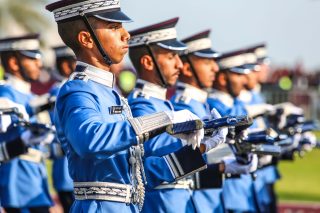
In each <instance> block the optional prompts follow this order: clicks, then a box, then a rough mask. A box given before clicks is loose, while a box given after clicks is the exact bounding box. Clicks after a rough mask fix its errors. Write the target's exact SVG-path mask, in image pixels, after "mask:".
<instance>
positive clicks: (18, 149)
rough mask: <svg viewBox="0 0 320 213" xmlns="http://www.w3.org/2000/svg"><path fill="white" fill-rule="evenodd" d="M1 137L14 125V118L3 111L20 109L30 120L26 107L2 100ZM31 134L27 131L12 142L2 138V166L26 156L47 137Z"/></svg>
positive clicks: (0, 139) (0, 157)
mask: <svg viewBox="0 0 320 213" xmlns="http://www.w3.org/2000/svg"><path fill="white" fill-rule="evenodd" d="M3 83H4V82H3ZM0 106H1V107H0V136H2V135H1V134H3V133H5V132H7V129H8V127H9V128H10V127H11V125H12V122H13V121H12V118H11V116H10V115H5V114H3V113H2V112H3V111H2V110H7V109H10V108H16V109H18V112H19V113H21V114H22V115H23V117H25V118H26V119H28V118H29V115H28V114H27V112H26V111H25V107H24V106H23V105H20V104H16V103H14V102H12V101H10V100H9V99H7V98H0ZM33 136H34V135H32V134H30V130H26V131H25V132H23V133H22V135H21V136H20V137H18V138H16V139H14V140H12V141H2V137H1V138H0V142H1V143H0V165H1V162H7V161H9V160H11V159H13V158H15V157H17V156H19V155H22V154H25V153H27V152H28V148H29V147H30V146H32V145H39V144H40V143H41V142H43V140H45V139H46V136H45V135H44V136H43V135H42V136H37V137H33Z"/></svg>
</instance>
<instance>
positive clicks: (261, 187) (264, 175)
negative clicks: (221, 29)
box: [247, 91, 280, 212]
mask: <svg viewBox="0 0 320 213" xmlns="http://www.w3.org/2000/svg"><path fill="white" fill-rule="evenodd" d="M262 103H265V100H264V98H263V96H262V95H261V93H258V92H256V91H251V101H250V102H249V103H247V104H249V105H255V104H262ZM256 173H257V178H256V180H255V182H254V185H255V191H256V195H257V201H258V204H259V207H260V210H261V211H262V212H267V211H268V209H267V208H268V205H269V204H270V203H271V202H272V196H271V195H270V194H269V190H268V187H267V185H268V184H273V183H275V182H276V181H277V180H279V179H280V175H279V172H278V169H277V167H276V166H275V165H270V166H267V167H264V168H262V169H258V170H257V172H256Z"/></svg>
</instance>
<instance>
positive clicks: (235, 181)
mask: <svg viewBox="0 0 320 213" xmlns="http://www.w3.org/2000/svg"><path fill="white" fill-rule="evenodd" d="M208 104H209V106H210V109H212V108H216V109H217V110H218V112H219V113H220V114H221V116H227V115H246V114H247V112H246V110H245V105H244V103H243V102H242V101H241V100H239V99H237V98H233V97H231V95H229V94H228V93H225V92H222V91H217V90H212V91H211V92H210V94H209V97H208ZM255 199H256V198H255V193H254V185H253V181H252V178H251V176H250V175H241V178H227V179H226V180H225V182H224V185H223V200H224V204H225V208H226V209H227V210H234V211H249V212H256V211H257V208H256V203H255Z"/></svg>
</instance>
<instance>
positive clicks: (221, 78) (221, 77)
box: [217, 73, 227, 86]
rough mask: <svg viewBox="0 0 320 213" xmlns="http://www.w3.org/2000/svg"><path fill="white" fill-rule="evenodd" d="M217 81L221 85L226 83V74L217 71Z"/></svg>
mask: <svg viewBox="0 0 320 213" xmlns="http://www.w3.org/2000/svg"><path fill="white" fill-rule="evenodd" d="M217 81H218V82H219V83H220V85H221V86H226V85H227V75H226V73H219V75H218V76H217Z"/></svg>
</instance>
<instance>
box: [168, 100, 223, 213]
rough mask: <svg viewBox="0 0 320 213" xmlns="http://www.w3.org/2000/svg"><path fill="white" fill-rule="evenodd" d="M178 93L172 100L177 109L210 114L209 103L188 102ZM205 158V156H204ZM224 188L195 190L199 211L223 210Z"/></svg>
mask: <svg viewBox="0 0 320 213" xmlns="http://www.w3.org/2000/svg"><path fill="white" fill-rule="evenodd" d="M177 96H178V95H177V94H175V95H173V96H172V98H171V102H172V104H173V106H174V109H175V110H176V111H178V110H184V109H188V110H189V111H191V112H192V113H194V114H195V115H197V116H198V117H199V118H204V117H205V116H208V115H210V114H209V113H210V110H209V108H208V107H209V106H208V105H207V103H201V102H199V101H196V100H194V99H191V100H190V102H188V103H186V102H185V101H183V100H181V99H179V98H177ZM204 158H205V156H204ZM221 196H222V189H200V190H195V191H194V192H193V196H192V197H193V201H194V203H195V205H196V208H197V212H203V213H205V212H223V211H224V208H223V203H222V199H221Z"/></svg>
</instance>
